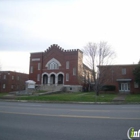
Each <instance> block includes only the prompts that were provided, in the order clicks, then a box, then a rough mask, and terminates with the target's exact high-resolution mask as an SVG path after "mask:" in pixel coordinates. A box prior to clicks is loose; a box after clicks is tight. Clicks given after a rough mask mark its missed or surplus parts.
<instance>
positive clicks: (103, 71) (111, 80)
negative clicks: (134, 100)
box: [99, 64, 140, 93]
mask: <svg viewBox="0 0 140 140" xmlns="http://www.w3.org/2000/svg"><path fill="white" fill-rule="evenodd" d="M136 66H137V65H134V64H131V65H108V66H100V67H99V70H100V76H101V78H104V79H103V83H102V84H103V85H115V87H116V91H117V92H128V93H129V92H130V93H138V92H139V93H140V86H139V85H138V84H137V83H136V82H135V79H134V75H133V70H134V69H135V67H136Z"/></svg>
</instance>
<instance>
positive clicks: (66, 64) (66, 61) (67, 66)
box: [66, 61, 69, 69]
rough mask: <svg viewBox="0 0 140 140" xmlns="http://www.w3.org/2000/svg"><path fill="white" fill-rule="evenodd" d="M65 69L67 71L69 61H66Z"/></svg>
mask: <svg viewBox="0 0 140 140" xmlns="http://www.w3.org/2000/svg"><path fill="white" fill-rule="evenodd" d="M66 69H69V61H66Z"/></svg>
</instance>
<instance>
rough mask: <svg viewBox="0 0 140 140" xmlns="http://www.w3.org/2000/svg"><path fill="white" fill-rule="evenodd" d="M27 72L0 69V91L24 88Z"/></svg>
mask: <svg viewBox="0 0 140 140" xmlns="http://www.w3.org/2000/svg"><path fill="white" fill-rule="evenodd" d="M28 76H29V75H28V74H25V73H20V72H15V71H0V93H5V92H13V91H19V90H25V81H27V80H28V78H29V77H28Z"/></svg>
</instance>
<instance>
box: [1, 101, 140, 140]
mask: <svg viewBox="0 0 140 140" xmlns="http://www.w3.org/2000/svg"><path fill="white" fill-rule="evenodd" d="M130 127H134V128H135V130H139V129H140V105H139V104H137V105H93V104H56V103H54V104H53V103H27V102H3V101H0V140H128V138H127V130H128V129H129V128H130ZM138 139H140V138H138Z"/></svg>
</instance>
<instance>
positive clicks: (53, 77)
mask: <svg viewBox="0 0 140 140" xmlns="http://www.w3.org/2000/svg"><path fill="white" fill-rule="evenodd" d="M50 84H55V75H54V74H51V76H50Z"/></svg>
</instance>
